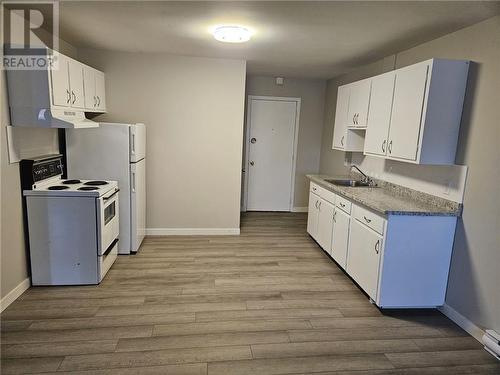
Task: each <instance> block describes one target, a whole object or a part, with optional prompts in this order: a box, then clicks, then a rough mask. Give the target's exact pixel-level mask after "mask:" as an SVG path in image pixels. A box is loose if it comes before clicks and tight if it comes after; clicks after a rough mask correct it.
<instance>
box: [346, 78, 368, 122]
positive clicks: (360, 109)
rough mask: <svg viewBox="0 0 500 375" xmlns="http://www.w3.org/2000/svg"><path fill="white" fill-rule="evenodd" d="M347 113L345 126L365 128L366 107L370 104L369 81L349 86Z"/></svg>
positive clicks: (366, 118)
mask: <svg viewBox="0 0 500 375" xmlns="http://www.w3.org/2000/svg"><path fill="white" fill-rule="evenodd" d="M349 88H350V92H351V94H350V96H349V112H348V115H347V121H348V122H347V125H348V126H350V127H366V124H367V120H368V105H369V103H370V88H371V79H365V80H363V81H359V82H356V83H353V84H351V85H349Z"/></svg>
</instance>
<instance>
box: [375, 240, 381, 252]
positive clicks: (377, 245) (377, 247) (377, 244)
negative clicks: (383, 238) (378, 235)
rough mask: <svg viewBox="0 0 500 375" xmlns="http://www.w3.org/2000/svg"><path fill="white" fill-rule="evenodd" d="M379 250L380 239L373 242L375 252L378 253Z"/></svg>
mask: <svg viewBox="0 0 500 375" xmlns="http://www.w3.org/2000/svg"><path fill="white" fill-rule="evenodd" d="M379 251H380V240H377V242H375V252H376V253H377V254H378V252H379Z"/></svg>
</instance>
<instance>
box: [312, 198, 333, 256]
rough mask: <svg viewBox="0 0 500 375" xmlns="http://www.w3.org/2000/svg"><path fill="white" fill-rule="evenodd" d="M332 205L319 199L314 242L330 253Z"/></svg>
mask: <svg viewBox="0 0 500 375" xmlns="http://www.w3.org/2000/svg"><path fill="white" fill-rule="evenodd" d="M334 209H335V207H334V206H333V204H331V203H329V202H327V201H326V200H324V199H321V200H320V202H319V215H318V231H317V237H316V241H318V244H319V245H320V246H321V247H322V248H323V249H325V250H326V251H327V252H328V253H330V250H331V247H332V231H333V211H334Z"/></svg>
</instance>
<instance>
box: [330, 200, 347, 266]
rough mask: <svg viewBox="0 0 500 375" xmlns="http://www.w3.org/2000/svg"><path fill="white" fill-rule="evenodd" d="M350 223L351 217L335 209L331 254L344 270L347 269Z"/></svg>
mask: <svg viewBox="0 0 500 375" xmlns="http://www.w3.org/2000/svg"><path fill="white" fill-rule="evenodd" d="M350 221H351V217H350V215H348V214H346V213H345V212H344V211H342V210H341V209H338V208H336V209H335V212H334V213H333V235H332V248H331V252H330V254H331V256H332V258H333V259H334V260H335V261H336V262H337V263H338V264H339V265H340V266H341V267H342V268H343V269H346V262H347V249H348V245H349V225H350Z"/></svg>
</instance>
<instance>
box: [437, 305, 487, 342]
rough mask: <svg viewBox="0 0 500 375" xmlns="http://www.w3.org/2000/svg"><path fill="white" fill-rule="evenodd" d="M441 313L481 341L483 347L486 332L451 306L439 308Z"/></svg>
mask: <svg viewBox="0 0 500 375" xmlns="http://www.w3.org/2000/svg"><path fill="white" fill-rule="evenodd" d="M439 311H441V312H442V313H443V314H444V315H446V316H447V317H448V318H450V319H451V320H453V321H454V322H455V323H456V324H458V325H459V326H460V327H462V328H463V329H464V330H465V331H466V332H467V333H468V334H469V335H471V336H472V337H474V338H475V339H476V340H477V341H479V342H480V343H481V345H482V344H483V335H484V330H482V329H481V328H479V327H478V326H477V325H475V324H474V323H472V322H471V321H470V320H469V319H467V318H466V317H465V316H463V315H462V314H460V313H459V312H458V311H457V310H455V309H454V308H453V307H451V306H450V305H446V304H444V305H443V306H441V307H439Z"/></svg>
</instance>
